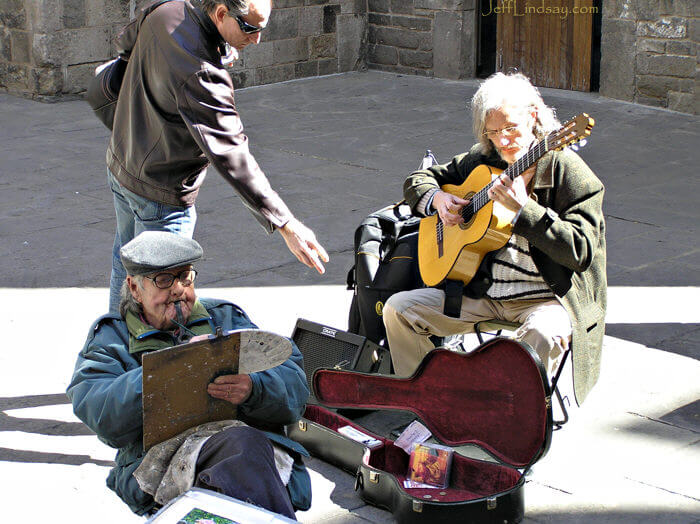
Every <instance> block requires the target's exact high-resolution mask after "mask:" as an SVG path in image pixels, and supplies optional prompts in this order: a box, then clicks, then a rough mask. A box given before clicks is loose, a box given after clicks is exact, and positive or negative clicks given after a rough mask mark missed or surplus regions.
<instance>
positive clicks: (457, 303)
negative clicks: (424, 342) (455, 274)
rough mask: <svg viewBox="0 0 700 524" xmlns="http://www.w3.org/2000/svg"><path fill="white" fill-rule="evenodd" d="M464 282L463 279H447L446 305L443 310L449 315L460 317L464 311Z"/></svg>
mask: <svg viewBox="0 0 700 524" xmlns="http://www.w3.org/2000/svg"><path fill="white" fill-rule="evenodd" d="M463 296H464V282H462V281H461V280H445V307H444V308H443V310H442V312H443V313H444V314H445V315H447V316H448V317H452V318H459V316H460V314H461V312H462V297H463Z"/></svg>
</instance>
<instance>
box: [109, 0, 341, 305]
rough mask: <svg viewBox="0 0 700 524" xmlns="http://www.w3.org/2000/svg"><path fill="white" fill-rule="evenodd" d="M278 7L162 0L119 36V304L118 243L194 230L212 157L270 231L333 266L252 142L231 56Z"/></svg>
mask: <svg viewBox="0 0 700 524" xmlns="http://www.w3.org/2000/svg"><path fill="white" fill-rule="evenodd" d="M270 10H271V4H270V0H201V2H199V1H197V2H195V1H192V2H190V0H184V1H168V2H165V3H162V4H160V5H159V4H158V3H156V4H153V5H152V6H150V7H148V8H146V9H145V10H144V11H143V12H142V13H141V15H140V16H139V17H138V18H137V19H136V20H134V21H133V22H132V23H130V24H129V25H128V26H126V27H125V28H124V30H123V31H122V33H121V34H120V35H119V37H118V38H117V49H118V51H119V55H120V56H121V57H122V58H125V59H127V60H128V66H127V68H126V72H125V76H124V81H123V83H122V87H121V92H120V93H119V100H118V102H117V106H116V111H115V115H114V126H113V130H112V136H111V139H110V142H109V148H108V149H107V167H108V169H109V173H108V179H109V185H110V187H111V189H112V192H113V196H114V208H115V212H116V217H117V231H116V235H115V239H114V247H113V252H112V276H111V280H110V311H111V312H113V313H116V311H117V307H118V305H119V290H120V288H121V283H122V281H123V279H124V277H125V272H124V267H123V266H122V264H121V260H120V258H119V250H120V249H121V247H122V246H124V245H125V244H126V243H127V242H128V241H129V240H131V239H132V238H134V237H135V236H136V235H138V234H139V233H140V232H141V231H145V230H156V231H170V232H172V233H177V234H179V235H183V236H186V237H189V238H192V234H193V232H194V228H195V222H196V219H197V214H196V211H195V207H194V204H195V200H196V198H197V193H198V192H199V188H200V186H201V185H202V183H203V182H204V176H205V173H206V169H207V166H209V165H212V166H213V167H214V168H215V169H216V170H217V171H218V172H219V174H221V176H223V177H224V178H225V179H226V181H227V182H229V183H230V184H231V186H233V189H234V190H235V191H236V193H237V194H238V195H239V196H240V197H241V199H242V200H243V203H244V204H245V205H246V206H247V207H248V209H250V211H251V212H252V213H253V215H254V216H255V218H256V219H257V220H258V222H260V224H261V225H262V226H263V227H264V228H265V229H266V230H267V231H268V232H269V233H272V232H273V231H275V230H279V231H280V233H281V234H282V236H283V237H284V240H285V242H286V244H287V247H288V248H289V249H290V251H291V252H292V253H293V254H294V255H295V256H296V257H297V258H298V259H299V260H300V261H301V262H303V263H304V264H306V265H307V266H309V267H313V268H315V269H316V270H317V271H318V272H319V273H323V272H324V267H323V262H327V261H328V255H327V253H326V252H325V250H324V249H323V247H322V246H321V245H320V244H319V243H318V241H317V240H316V237H315V235H314V233H313V232H312V231H311V230H310V229H308V228H307V227H305V226H304V225H303V224H302V223H301V222H299V221H298V220H296V219H295V218H294V216H293V215H292V213H291V211H290V210H289V209H288V208H287V206H286V204H285V203H284V202H283V201H282V199H281V198H280V197H279V195H278V194H277V193H276V192H275V191H273V190H272V188H271V187H270V183H269V182H268V180H267V178H266V177H265V174H264V173H263V172H262V170H261V169H260V167H259V166H258V163H257V162H256V161H255V158H254V157H253V155H252V154H251V153H250V151H249V149H248V138H247V137H246V135H245V134H244V133H243V124H242V123H241V119H240V116H239V114H238V111H237V109H236V105H235V103H234V97H233V83H232V81H231V76H230V75H229V73H228V71H227V70H226V67H225V66H224V62H225V61H226V60H227V59H231V58H235V57H237V56H238V55H237V54H238V51H239V50H241V49H243V48H244V47H246V46H247V45H251V44H257V43H258V42H259V41H260V33H261V31H263V30H264V28H265V26H266V25H267V22H268V19H269V16H270Z"/></svg>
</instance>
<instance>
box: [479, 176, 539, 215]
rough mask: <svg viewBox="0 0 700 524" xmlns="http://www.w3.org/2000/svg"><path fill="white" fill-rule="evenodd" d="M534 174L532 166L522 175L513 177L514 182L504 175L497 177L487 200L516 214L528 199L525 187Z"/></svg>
mask: <svg viewBox="0 0 700 524" xmlns="http://www.w3.org/2000/svg"><path fill="white" fill-rule="evenodd" d="M534 174H535V168H534V166H533V167H531V168H530V169H528V170H527V171H525V172H524V173H523V174H522V175H520V176H518V177H515V180H511V179H510V178H508V176H506V175H504V174H501V175H499V176H498V177H497V178H496V179H495V180H494V181H493V185H492V186H491V189H489V193H488V194H489V198H490V199H491V200H493V201H494V202H498V203H499V204H501V205H502V206H503V207H505V208H507V209H510V210H511V211H514V212H515V213H517V212H518V211H520V210H521V209H522V208H523V206H525V204H527V201H528V198H530V197H529V195H528V193H527V185H528V183H529V182H530V180H531V179H532V176H533V175H534Z"/></svg>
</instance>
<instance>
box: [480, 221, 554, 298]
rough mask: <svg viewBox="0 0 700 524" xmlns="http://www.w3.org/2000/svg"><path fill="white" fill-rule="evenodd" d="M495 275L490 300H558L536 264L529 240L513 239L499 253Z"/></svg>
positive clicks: (517, 236) (497, 253)
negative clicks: (554, 298) (531, 253)
mask: <svg viewBox="0 0 700 524" xmlns="http://www.w3.org/2000/svg"><path fill="white" fill-rule="evenodd" d="M491 275H492V277H493V283H492V284H491V287H489V289H488V290H487V291H486V296H487V297H489V298H490V299H492V300H518V299H532V298H553V297H554V293H552V291H551V290H550V289H549V286H548V285H547V284H546V283H545V281H544V280H543V278H542V275H540V272H539V271H538V270H537V266H535V263H534V261H533V260H532V256H531V255H530V247H529V245H528V243H527V240H525V238H524V237H521V236H520V235H513V236H511V237H510V239H509V240H508V243H507V244H506V245H505V246H503V247H502V248H501V249H499V250H498V251H497V252H496V253H495V255H494V257H493V260H492V264H491Z"/></svg>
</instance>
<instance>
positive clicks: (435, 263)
mask: <svg viewBox="0 0 700 524" xmlns="http://www.w3.org/2000/svg"><path fill="white" fill-rule="evenodd" d="M594 125H595V121H594V120H593V119H592V118H591V117H589V116H588V115H587V114H586V113H581V114H580V115H578V116H576V117H575V118H573V119H571V120H569V121H568V122H566V123H565V124H564V125H563V126H562V127H561V128H559V129H558V130H556V131H553V132H551V133H549V134H548V135H547V136H546V137H544V138H543V139H542V140H540V141H539V142H538V143H537V144H536V145H535V146H533V147H531V148H530V149H529V151H528V152H527V154H525V155H524V156H523V157H521V158H520V159H518V160H517V161H516V162H514V163H513V164H511V165H510V166H508V168H507V169H506V170H505V171H503V170H502V169H497V168H495V167H492V166H487V165H485V164H482V165H480V166H478V167H476V168H474V170H473V171H472V172H471V173H469V176H468V177H467V179H466V180H465V181H464V182H463V183H462V184H461V185H454V184H446V185H444V186H442V187H441V188H440V189H442V191H445V192H447V193H450V194H452V195H455V196H457V197H459V198H463V199H465V200H470V202H469V204H467V205H466V206H464V207H463V208H462V210H461V215H462V218H463V219H464V223H463V224H458V225H456V226H450V227H446V226H445V225H444V224H443V222H442V220H440V217H439V216H438V215H437V214H435V215H431V216H428V217H425V218H423V219H421V221H420V225H419V229H418V268H419V270H420V275H421V277H422V278H423V282H425V283H426V285H428V286H437V285H438V284H440V283H442V282H443V281H444V280H445V279H449V280H461V281H462V282H464V283H465V284H468V283H469V282H470V281H471V279H472V278H473V277H474V274H475V273H476V271H477V269H478V268H479V266H480V265H481V262H482V261H483V260H484V257H485V256H486V254H487V253H489V252H491V251H496V250H498V249H500V248H502V247H503V246H505V245H506V244H507V243H508V239H509V238H510V237H511V234H512V227H513V226H512V220H513V218H514V217H515V212H513V211H511V210H509V209H507V208H506V207H504V206H502V205H501V204H499V203H497V202H494V201H492V200H491V199H490V198H489V196H488V190H489V189H490V188H491V186H492V185H493V182H494V180H495V179H496V178H497V177H498V176H499V175H500V174H501V173H505V174H506V175H507V176H508V177H509V178H510V179H511V180H514V179H515V178H516V177H518V176H520V175H521V174H522V173H524V172H525V171H526V170H527V169H528V168H529V167H530V166H531V165H532V164H534V163H535V162H537V160H538V159H540V158H541V157H542V156H544V154H545V153H547V152H548V151H555V150H560V149H563V148H564V147H566V146H568V145H571V144H574V143H575V142H578V141H579V140H581V139H584V138H585V137H587V136H589V135H590V134H591V129H592V128H593V126H594Z"/></svg>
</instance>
